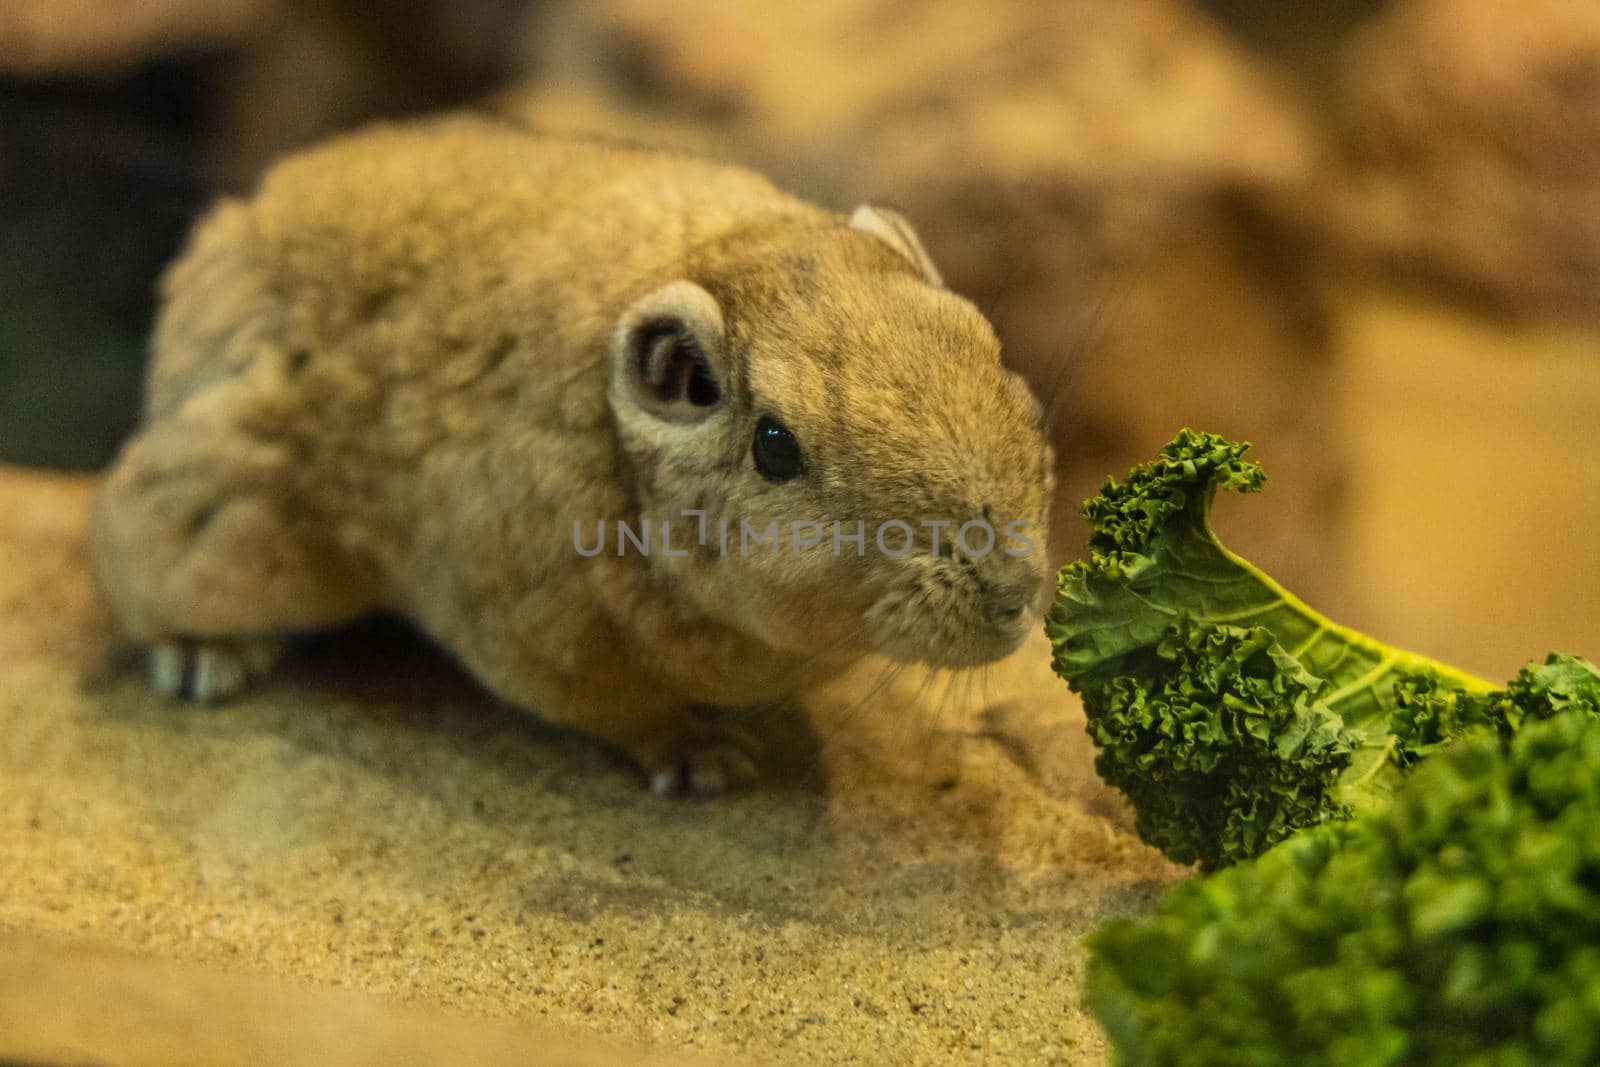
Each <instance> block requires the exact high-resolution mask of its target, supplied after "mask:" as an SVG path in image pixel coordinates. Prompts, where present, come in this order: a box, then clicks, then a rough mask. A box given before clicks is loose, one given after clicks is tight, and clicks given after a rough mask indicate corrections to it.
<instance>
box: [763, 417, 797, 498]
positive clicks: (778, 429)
mask: <svg viewBox="0 0 1600 1067" xmlns="http://www.w3.org/2000/svg"><path fill="white" fill-rule="evenodd" d="M750 454H751V455H752V456H754V457H755V460H756V470H758V471H760V472H761V476H762V477H763V478H765V479H767V481H769V482H786V481H788V480H789V479H790V478H793V477H795V476H796V475H799V474H803V473H805V469H806V460H805V457H804V456H802V455H801V454H800V442H799V441H796V440H795V439H794V434H792V433H790V432H789V427H787V426H785V425H784V424H783V423H781V422H779V421H778V420H777V419H775V418H773V417H772V416H771V415H763V416H761V418H759V419H757V420H756V437H755V441H754V442H752V443H751V445H750Z"/></svg>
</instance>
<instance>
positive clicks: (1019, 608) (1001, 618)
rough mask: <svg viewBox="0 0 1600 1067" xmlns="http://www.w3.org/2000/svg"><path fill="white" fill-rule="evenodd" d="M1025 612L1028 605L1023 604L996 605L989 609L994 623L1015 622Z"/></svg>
mask: <svg viewBox="0 0 1600 1067" xmlns="http://www.w3.org/2000/svg"><path fill="white" fill-rule="evenodd" d="M1026 610H1028V605H1027V604H1024V603H1013V604H996V605H994V607H993V608H991V609H990V614H991V615H993V616H994V621H995V622H1016V621H1017V620H1018V619H1020V618H1021V617H1022V613H1023V612H1024V611H1026Z"/></svg>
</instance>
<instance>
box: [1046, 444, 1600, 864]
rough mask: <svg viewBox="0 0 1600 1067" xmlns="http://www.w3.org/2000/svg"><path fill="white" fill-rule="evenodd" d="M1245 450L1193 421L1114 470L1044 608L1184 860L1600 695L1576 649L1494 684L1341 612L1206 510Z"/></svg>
mask: <svg viewBox="0 0 1600 1067" xmlns="http://www.w3.org/2000/svg"><path fill="white" fill-rule="evenodd" d="M1249 447H1250V446H1249V445H1247V444H1240V443H1236V442H1232V441H1228V440H1225V439H1223V438H1221V437H1218V436H1216V435H1214V434H1205V433H1197V432H1195V431H1192V430H1184V431H1182V432H1181V433H1179V434H1178V436H1177V437H1176V438H1175V439H1174V440H1173V441H1172V442H1171V443H1170V444H1168V445H1167V446H1166V447H1165V448H1163V449H1162V450H1161V454H1160V455H1159V456H1158V457H1157V458H1156V459H1155V460H1154V461H1152V462H1150V463H1146V464H1143V465H1141V466H1139V467H1136V468H1135V469H1134V470H1133V471H1132V472H1131V473H1130V474H1129V476H1128V479H1127V481H1126V482H1123V483H1121V484H1119V483H1117V482H1115V481H1110V482H1108V483H1107V484H1106V486H1105V488H1104V489H1103V490H1102V491H1101V492H1100V494H1099V495H1098V496H1096V497H1094V498H1093V499H1091V500H1089V501H1088V502H1087V503H1086V504H1085V505H1084V515H1085V517H1086V518H1087V519H1088V520H1089V522H1090V524H1091V526H1092V528H1093V533H1092V535H1091V537H1090V541H1089V552H1088V558H1087V559H1084V560H1080V561H1078V562H1076V563H1073V564H1070V565H1068V566H1067V567H1066V568H1064V569H1063V570H1062V571H1061V573H1060V575H1059V577H1058V579H1057V593H1056V599H1055V602H1054V604H1053V605H1052V607H1051V609H1050V612H1049V613H1048V615H1047V616H1046V619H1045V629H1046V632H1047V633H1048V634H1049V636H1050V640H1051V644H1052V646H1053V648H1054V653H1055V657H1054V663H1055V669H1056V672H1057V673H1058V674H1060V675H1061V676H1062V677H1063V678H1065V679H1066V680H1067V682H1068V683H1069V684H1070V685H1071V686H1072V688H1073V689H1074V691H1076V692H1078V693H1079V694H1080V695H1081V696H1082V697H1083V702H1084V708H1085V710H1086V712H1087V713H1088V718H1089V730H1090V733H1091V734H1092V735H1093V737H1094V739H1095V741H1096V742H1097V743H1098V744H1099V745H1100V747H1101V752H1100V755H1099V757H1098V759H1097V761H1096V767H1097V768H1098V769H1099V771H1100V774H1101V775H1102V777H1104V778H1105V779H1106V780H1107V781H1108V782H1110V783H1111V784H1113V785H1115V786H1116V787H1118V788H1119V789H1121V790H1122V791H1123V792H1125V793H1126V794H1127V795H1128V797H1129V799H1130V800H1131V801H1132V802H1133V805H1134V808H1135V810H1136V812H1137V818H1138V823H1139V829H1140V832H1141V834H1142V835H1143V836H1144V837H1145V838H1146V840H1148V841H1150V842H1151V843H1153V844H1155V845H1157V846H1158V847H1160V848H1161V849H1162V850H1163V851H1165V852H1166V853H1167V854H1168V855H1169V856H1171V857H1172V858H1173V859H1176V860H1178V861H1179V862H1184V863H1188V862H1193V861H1195V860H1198V861H1199V862H1200V863H1201V864H1202V866H1204V867H1205V868H1207V869H1214V868H1217V867H1221V866H1225V865H1226V864H1228V863H1232V862H1236V861H1238V860H1240V859H1244V858H1247V857H1249V856H1253V855H1256V854H1258V853H1260V852H1262V851H1263V850H1265V849H1266V848H1268V847H1270V846H1271V845H1273V844H1274V843H1276V842H1278V841H1281V840H1283V839H1284V838H1286V837H1288V836H1289V835H1290V834H1292V833H1294V832H1296V831H1297V830H1300V829H1304V828H1306V827H1308V826H1315V825H1317V824H1319V823H1322V822H1325V821H1328V820H1331V819H1341V818H1347V817H1349V816H1350V815H1351V814H1352V813H1354V812H1356V811H1361V810H1365V809H1367V808H1370V807H1373V806H1376V805H1378V804H1381V803H1382V802H1383V801H1384V799H1385V798H1386V797H1387V796H1388V795H1389V794H1390V793H1392V792H1393V790H1394V789H1395V788H1396V787H1397V786H1398V785H1399V783H1400V780H1401V778H1402V776H1403V775H1404V773H1405V772H1406V770H1407V769H1408V768H1409V767H1411V766H1412V765H1414V764H1415V763H1416V762H1417V761H1418V760H1419V759H1421V758H1422V757H1423V756H1424V755H1426V754H1427V753H1429V752H1431V751H1433V749H1435V748H1436V747H1438V746H1439V745H1440V744H1442V743H1444V742H1446V741H1449V740H1452V739H1454V738H1456V737H1458V736H1461V735H1462V734H1465V733H1468V732H1471V731H1473V730H1475V729H1479V728H1485V729H1489V728H1493V729H1501V730H1505V731H1509V730H1513V729H1515V728H1516V726H1517V725H1518V724H1519V723H1520V722H1521V721H1522V719H1523V717H1524V716H1525V715H1533V716H1534V717H1542V716H1543V715H1544V714H1547V713H1548V711H1549V710H1557V709H1559V708H1560V707H1563V706H1566V705H1567V704H1570V703H1573V702H1575V701H1577V702H1582V701H1584V700H1589V701H1593V700H1594V699H1595V697H1594V694H1595V693H1596V692H1600V686H1597V682H1600V677H1597V676H1596V674H1595V671H1594V668H1593V666H1592V665H1589V664H1586V663H1584V661H1581V660H1574V659H1571V658H1569V657H1562V658H1559V659H1557V660H1552V662H1551V664H1547V665H1546V667H1544V668H1533V669H1531V670H1533V671H1534V672H1535V673H1533V674H1530V673H1529V672H1528V671H1525V672H1524V673H1523V675H1522V676H1519V679H1518V681H1516V682H1513V683H1512V685H1511V687H1509V688H1508V689H1507V690H1505V691H1497V690H1495V689H1494V687H1493V686H1492V685H1491V684H1490V683H1488V682H1485V681H1483V680H1481V679H1478V678H1474V677H1472V676H1471V675H1468V674H1466V673H1463V672H1462V671H1459V670H1457V669H1455V668H1453V667H1450V666H1447V665H1445V664H1443V663H1439V662H1436V661H1434V660H1431V659H1428V658H1426V657H1424V656H1420V655H1417V654H1415V653H1412V652H1406V651H1403V650H1401V649H1398V648H1393V647H1391V646H1389V645H1386V644H1383V643H1382V642H1380V641H1377V640H1375V639H1373V638H1371V637H1368V636H1367V635H1365V634H1362V633H1358V632H1356V631H1354V630H1351V629H1349V628H1348V627H1344V626H1340V625H1339V624H1337V623H1335V622H1333V621H1331V620H1329V619H1328V618H1326V617H1325V616H1323V615H1321V614H1319V613H1318V612H1317V611H1315V610H1313V609H1312V608H1311V607H1309V606H1308V605H1306V604H1305V603H1304V602H1303V601H1301V600H1300V599H1299V598H1297V597H1295V596H1294V595H1293V594H1292V593H1290V592H1289V591H1288V590H1286V589H1284V588H1283V587H1282V586H1280V585H1278V584H1277V583H1276V582H1274V581H1273V580H1272V579H1271V578H1269V577H1268V576H1267V575H1266V574H1263V573H1262V572H1261V571H1260V570H1258V569H1257V568H1255V567H1254V566H1252V565H1251V564H1250V563H1248V562H1246V561H1245V560H1243V559H1241V558H1240V557H1238V556H1237V555H1235V554H1233V553H1232V552H1230V551H1228V550H1227V549H1226V548H1225V547H1223V545H1222V544H1221V542H1219V541H1218V540H1217V537H1216V535H1215V533H1213V531H1212V529H1211V524H1210V513H1211V504H1212V500H1213V498H1214V497H1215V495H1216V492H1217V489H1218V488H1227V489H1234V490H1237V491H1239V492H1246V493H1251V492H1256V491H1257V490H1259V489H1260V488H1261V485H1262V481H1263V475H1262V472H1261V468H1260V467H1259V466H1257V465H1256V464H1254V463H1252V462H1250V461H1248V460H1246V459H1245V458H1244V456H1245V453H1246V451H1247V450H1248V449H1249ZM1585 694H1587V695H1585ZM1525 707H1526V709H1527V710H1524V708H1525ZM1537 708H1546V709H1547V710H1546V711H1544V712H1541V711H1538V710H1536V709H1537Z"/></svg>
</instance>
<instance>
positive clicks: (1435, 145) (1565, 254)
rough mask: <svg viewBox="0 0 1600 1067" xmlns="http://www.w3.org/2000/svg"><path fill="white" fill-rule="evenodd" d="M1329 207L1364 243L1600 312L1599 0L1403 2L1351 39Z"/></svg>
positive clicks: (1545, 305) (1465, 279)
mask: <svg viewBox="0 0 1600 1067" xmlns="http://www.w3.org/2000/svg"><path fill="white" fill-rule="evenodd" d="M1344 93H1345V97H1346V99H1345V101H1344V103H1345V111H1346V128H1347V137H1346V146H1345V155H1346V162H1345V165H1344V166H1343V167H1342V168H1339V169H1335V170H1333V171H1330V172H1329V174H1328V181H1327V189H1326V191H1325V195H1324V197H1323V198H1322V200H1321V201H1319V203H1320V205H1321V206H1323V207H1324V209H1325V211H1326V219H1327V225H1328V226H1329V227H1330V228H1331V229H1332V230H1333V231H1334V232H1335V233H1336V235H1337V236H1338V237H1339V238H1341V239H1343V240H1345V241H1347V242H1349V243H1350V244H1351V245H1353V246H1354V247H1355V248H1356V249H1358V250H1360V251H1363V252H1369V253H1372V252H1375V253H1377V254H1378V255H1380V256H1382V257H1384V258H1385V259H1387V260H1388V261H1390V262H1391V263H1394V264H1397V265H1399V266H1401V267H1403V268H1405V269H1408V270H1410V271H1413V272H1418V273H1421V274H1423V275H1426V276H1431V277H1434V278H1438V279H1443V280H1446V281H1448V282H1450V283H1453V284H1455V285H1457V286H1461V287H1465V288H1467V289H1469V290H1472V291H1474V292H1475V293H1476V295H1478V296H1480V297H1485V298H1488V299H1489V300H1490V301H1492V302H1493V303H1495V304H1497V305H1498V306H1499V307H1500V308H1502V309H1504V310H1508V311H1512V312H1520V313H1554V314H1558V315H1574V316H1578V317H1582V318H1586V319H1589V320H1600V5H1596V4H1594V3H1585V2H1581V0H1527V2H1520V0H1404V2H1402V3H1400V4H1399V5H1398V6H1396V7H1395V8H1394V9H1393V10H1392V11H1391V12H1390V13H1388V14H1387V15H1385V16H1383V17H1382V18H1380V19H1379V20H1378V21H1376V22H1375V23H1373V24H1372V25H1371V26H1370V27H1369V29H1368V30H1367V31H1366V32H1365V33H1364V34H1363V35H1362V36H1361V37H1360V38H1359V40H1358V41H1357V43H1356V45H1355V46H1354V47H1353V48H1352V50H1351V52H1350V54H1349V56H1348V61H1347V66H1346V69H1345V73H1344Z"/></svg>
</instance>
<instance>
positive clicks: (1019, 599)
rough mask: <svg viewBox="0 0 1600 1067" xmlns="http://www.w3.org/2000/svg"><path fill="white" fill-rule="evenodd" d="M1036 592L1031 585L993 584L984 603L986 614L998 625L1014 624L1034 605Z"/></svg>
mask: <svg viewBox="0 0 1600 1067" xmlns="http://www.w3.org/2000/svg"><path fill="white" fill-rule="evenodd" d="M1036 593H1037V591H1036V590H1035V589H1034V588H1033V587H1032V586H1029V585H1017V586H1005V587H1002V588H995V587H993V586H991V587H990V588H989V595H988V597H987V598H986V602H985V604H984V609H985V610H984V614H986V615H987V616H988V617H989V621H990V622H992V623H993V624H994V625H996V626H1011V625H1014V624H1015V623H1016V622H1017V621H1018V620H1019V619H1021V618H1022V616H1023V615H1024V614H1026V613H1027V611H1028V609H1029V608H1031V607H1032V606H1033V602H1034V600H1035V599H1037V596H1036Z"/></svg>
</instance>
